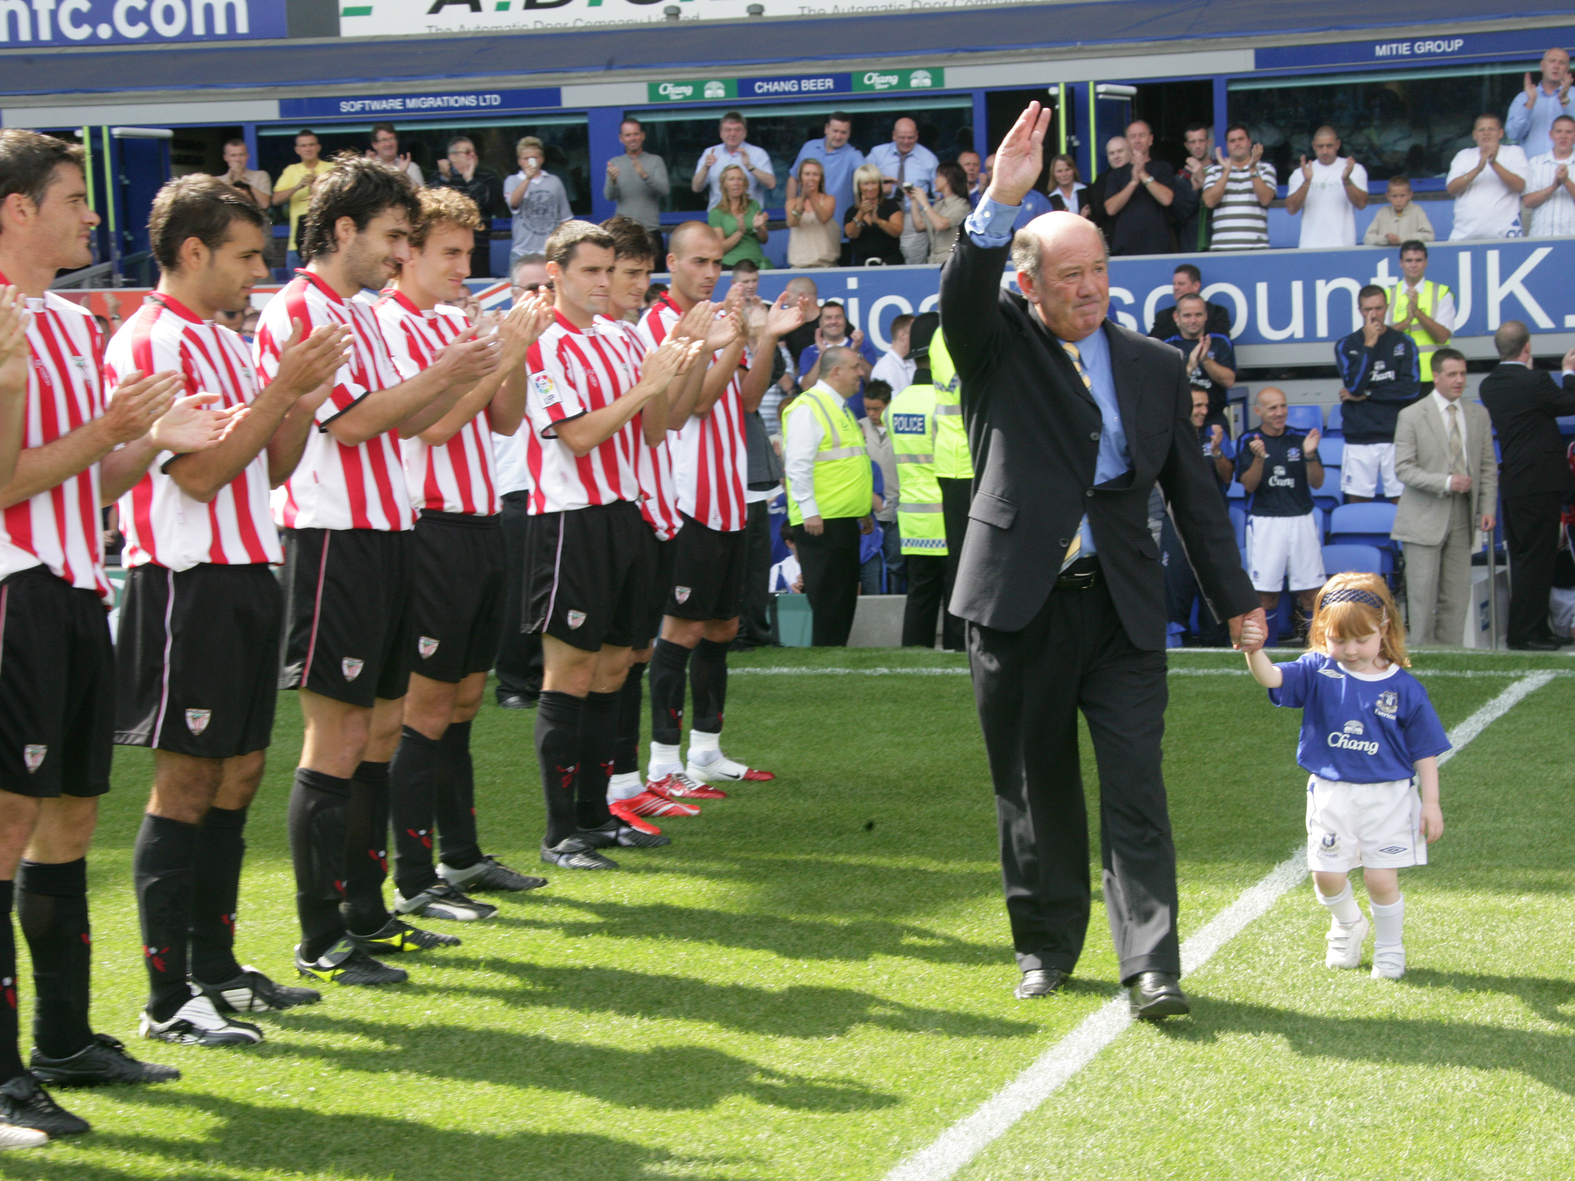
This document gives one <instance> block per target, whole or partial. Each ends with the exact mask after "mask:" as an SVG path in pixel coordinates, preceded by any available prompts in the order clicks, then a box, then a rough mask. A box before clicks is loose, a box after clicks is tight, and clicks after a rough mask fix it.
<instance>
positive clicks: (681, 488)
mask: <svg viewBox="0 0 1575 1181" xmlns="http://www.w3.org/2000/svg"><path fill="white" fill-rule="evenodd" d="M682 315H683V313H682V311H680V310H679V307H678V305H677V304H675V303H674V302H673V299H672V296H671V295H664V296H662V298H661V299H659V300H658V301H657V302H656V305H655V306H654V307H652V308H651V311H650V314H649V315H647V316H646V317H645V319H644V320H643V321H641V323H640V331H641V332H642V333H643V334H644V336H645V338H646V341H647V344H648V346H649V347H650V348H655V347H656V346H657V345H659V344H661V343H662V341H663V340H665V339H667V333H668V331H669V330H670V329H671V328H672V326H673V325H674V324H675V323H677V322H678V319H679V317H680V316H682ZM711 363H712V364H715V363H716V355H715V354H713V355H712V359H711ZM670 443H671V446H672V453H673V476H674V479H675V482H676V484H677V487H678V508H679V511H680V512H682V513H683V514H684V515H685V516H687V517H690V518H691V519H693V520H696V521H699V522H700V524H702V525H705V526H706V527H707V528H710V529H718V530H721V531H722V532H724V533H735V532H737V531H738V530H740V529H742V528H743V527H744V525H745V524H746V522H747V520H748V516H749V506H748V505H747V504H745V503H744V474H745V469H746V468H747V466H748V456H749V452H748V451H747V450H746V448H745V444H744V383H743V374H742V371H740V372H738V373H734V374H733V376H732V378H731V379H730V380H729V381H728V383H727V389H726V390H724V391H723V392H722V396H721V397H720V398H718V399H717V400H716V405H714V406H712V407H711V411H710V413H709V414H705V415H697V414H696V415H690V417H689V421H688V422H686V423H685V424H684V425H683V427H682V428H681V429H680V430H679V431H678V432H677V437H676V438H674V439H671V440H670Z"/></svg>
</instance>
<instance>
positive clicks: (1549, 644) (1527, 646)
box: [1510, 640, 1563, 652]
mask: <svg viewBox="0 0 1575 1181" xmlns="http://www.w3.org/2000/svg"><path fill="white" fill-rule="evenodd" d="M1562 646H1563V645H1561V644H1560V643H1559V642H1558V641H1557V640H1527V641H1526V642H1525V643H1524V644H1511V645H1510V647H1511V648H1513V649H1514V650H1515V651H1517V652H1557V651H1558V650H1559V649H1560V648H1561V647H1562Z"/></svg>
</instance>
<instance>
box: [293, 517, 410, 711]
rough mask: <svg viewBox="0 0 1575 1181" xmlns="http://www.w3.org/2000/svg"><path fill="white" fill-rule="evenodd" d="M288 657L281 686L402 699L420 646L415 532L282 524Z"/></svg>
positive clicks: (340, 696)
mask: <svg viewBox="0 0 1575 1181" xmlns="http://www.w3.org/2000/svg"><path fill="white" fill-rule="evenodd" d="M280 532H281V533H282V535H283V537H284V575H283V582H284V618H285V636H284V662H283V667H282V668H281V669H280V671H279V688H281V689H310V690H311V691H312V692H313V693H321V694H322V695H323V696H324V697H332V698H333V699H334V700H335V701H343V702H345V703H346V704H347V705H359V706H364V707H366V708H371V706H372V703H373V701H374V700H375V699H376V698H379V697H381V698H383V699H384V700H387V701H394V700H397V699H399V698H401V697H403V696H404V695H405V690H406V689H407V688H408V687H409V684H410V655H411V652H412V651H413V645H414V643H415V641H414V638H413V637H412V635H411V632H412V631H413V630H414V625H413V623H412V615H411V603H410V583H411V576H410V567H411V562H410V554H411V550H410V534H409V533H408V532H391V531H385V530H382V529H283V530H281V531H280Z"/></svg>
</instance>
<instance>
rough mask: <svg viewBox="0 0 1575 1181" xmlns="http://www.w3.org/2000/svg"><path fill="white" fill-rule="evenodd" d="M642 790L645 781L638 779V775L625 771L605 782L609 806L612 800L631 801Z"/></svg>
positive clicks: (636, 772) (634, 772)
mask: <svg viewBox="0 0 1575 1181" xmlns="http://www.w3.org/2000/svg"><path fill="white" fill-rule="evenodd" d="M644 790H645V780H643V779H641V778H640V773H639V772H638V771H625V772H624V773H623V774H621V775H614V776H613V777H612V778H611V779H609V780H608V781H607V802H608V803H609V804H610V803H612V802H613V801H614V800H632V799H633V798H634V797H635V796H637V795H639V794H640V793H641V792H642V791H644Z"/></svg>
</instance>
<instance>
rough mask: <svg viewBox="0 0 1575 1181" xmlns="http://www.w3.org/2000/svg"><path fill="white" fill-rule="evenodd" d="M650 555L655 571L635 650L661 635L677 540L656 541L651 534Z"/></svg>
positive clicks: (670, 538) (675, 559)
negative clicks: (652, 557)
mask: <svg viewBox="0 0 1575 1181" xmlns="http://www.w3.org/2000/svg"><path fill="white" fill-rule="evenodd" d="M651 546H652V553H653V554H654V555H655V558H654V559H653V560H654V563H655V564H654V565H653V566H652V569H654V570H655V571H656V574H655V576H654V577H653V578H652V579H651V586H650V590H649V591H648V593H647V594H646V597H645V603H646V608H647V610H646V615H645V618H644V619H642V620H641V621H640V630H639V635H640V636H643V637H644V638H643V639H636V640H635V642H634V646H635V647H636V648H645V647H647V646H648V645H649V644H651V643H652V642H653V641H654V640H655V639H656V637H657V636H659V635H661V634H662V616H664V615H666V614H667V596H668V595H669V594H670V593H671V590H670V588H671V587H672V585H673V563H674V562H676V561H677V560H678V538H677V537H669V538H668V539H667V540H666V541H660V540H658V539H657V536H656V534H654V533H652V534H651Z"/></svg>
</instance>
